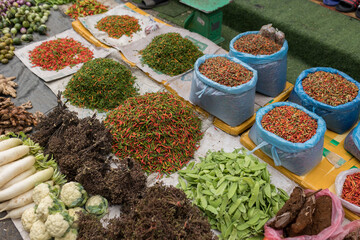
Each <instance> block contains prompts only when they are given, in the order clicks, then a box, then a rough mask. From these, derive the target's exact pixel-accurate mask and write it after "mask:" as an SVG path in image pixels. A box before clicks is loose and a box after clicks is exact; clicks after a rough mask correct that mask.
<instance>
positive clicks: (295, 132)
mask: <svg viewBox="0 0 360 240" xmlns="http://www.w3.org/2000/svg"><path fill="white" fill-rule="evenodd" d="M261 125H262V127H263V128H264V129H265V130H267V131H269V132H271V133H274V134H276V135H278V136H279V137H281V138H283V139H285V140H287V141H290V142H293V143H304V142H306V141H308V140H309V139H310V138H312V137H313V136H314V135H315V134H316V130H317V127H318V124H317V121H316V119H314V118H312V117H311V116H309V115H308V114H307V113H305V112H303V111H302V110H299V109H297V108H295V107H293V106H280V107H275V108H273V109H272V110H270V111H268V112H267V113H266V114H265V115H264V116H263V118H262V119H261Z"/></svg>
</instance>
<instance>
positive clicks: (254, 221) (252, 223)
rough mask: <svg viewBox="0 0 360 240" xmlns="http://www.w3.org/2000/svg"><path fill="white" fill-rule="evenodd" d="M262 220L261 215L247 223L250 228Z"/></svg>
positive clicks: (255, 216)
mask: <svg viewBox="0 0 360 240" xmlns="http://www.w3.org/2000/svg"><path fill="white" fill-rule="evenodd" d="M259 219H260V215H258V214H256V215H254V216H253V217H252V218H250V219H249V221H247V222H246V223H247V224H249V226H253V225H255V224H256V223H257V222H258V221H259Z"/></svg>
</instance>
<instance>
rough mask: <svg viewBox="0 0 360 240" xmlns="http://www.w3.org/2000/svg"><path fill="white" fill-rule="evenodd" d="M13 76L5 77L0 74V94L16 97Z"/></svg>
mask: <svg viewBox="0 0 360 240" xmlns="http://www.w3.org/2000/svg"><path fill="white" fill-rule="evenodd" d="M14 79H15V77H8V78H6V77H5V76H4V75H2V74H0V94H4V95H10V96H12V97H14V98H15V97H16V90H15V87H17V86H18V85H17V83H16V82H13V80H14Z"/></svg>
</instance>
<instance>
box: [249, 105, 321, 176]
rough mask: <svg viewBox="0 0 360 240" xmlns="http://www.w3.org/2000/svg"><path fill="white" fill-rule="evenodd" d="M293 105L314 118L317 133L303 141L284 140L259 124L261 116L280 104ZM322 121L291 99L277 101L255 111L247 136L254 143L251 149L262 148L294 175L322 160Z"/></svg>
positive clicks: (302, 173)
mask: <svg viewBox="0 0 360 240" xmlns="http://www.w3.org/2000/svg"><path fill="white" fill-rule="evenodd" d="M284 105H286V106H293V107H295V108H297V109H300V110H302V111H304V112H305V113H307V114H308V115H310V116H311V117H312V118H314V119H316V120H317V123H318V128H317V130H316V134H315V135H314V136H313V137H312V138H310V139H309V140H308V141H306V142H304V143H293V142H290V141H287V140H285V139H283V138H281V137H279V136H277V135H275V134H273V133H271V132H269V131H267V130H265V129H264V128H263V127H262V125H261V120H262V118H263V116H264V115H265V114H266V113H267V112H268V111H270V110H272V109H273V108H275V107H279V106H284ZM325 131H326V125H325V121H324V120H323V119H322V118H321V117H319V116H318V115H316V114H315V113H313V112H310V111H308V110H307V109H305V108H304V107H302V106H300V105H298V104H295V103H290V102H278V103H273V104H271V105H268V106H266V107H263V108H261V109H259V110H258V111H257V113H256V120H255V124H254V125H253V126H252V127H251V129H250V133H249V137H250V139H251V140H252V141H253V142H254V143H255V144H256V145H257V147H256V148H254V149H253V150H252V152H254V151H256V150H257V149H259V148H261V150H262V151H263V152H264V153H265V154H266V155H268V156H269V157H271V158H272V159H273V160H274V163H275V165H276V166H283V167H284V168H286V169H288V170H289V171H291V172H293V173H295V174H296V175H300V176H301V175H305V174H306V173H308V172H309V171H311V170H312V169H313V168H314V167H315V166H316V165H318V164H319V163H320V162H321V160H322V153H323V148H324V135H325Z"/></svg>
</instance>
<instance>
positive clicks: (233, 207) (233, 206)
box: [229, 199, 241, 215]
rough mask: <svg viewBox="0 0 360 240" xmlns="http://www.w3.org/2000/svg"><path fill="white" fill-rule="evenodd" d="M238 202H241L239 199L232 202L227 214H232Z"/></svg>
mask: <svg viewBox="0 0 360 240" xmlns="http://www.w3.org/2000/svg"><path fill="white" fill-rule="evenodd" d="M240 204H241V200H240V199H238V200H236V202H235V203H233V205H231V207H230V208H229V214H230V215H232V214H233V213H234V212H235V210H236V209H237V208H238V207H239V205H240Z"/></svg>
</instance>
